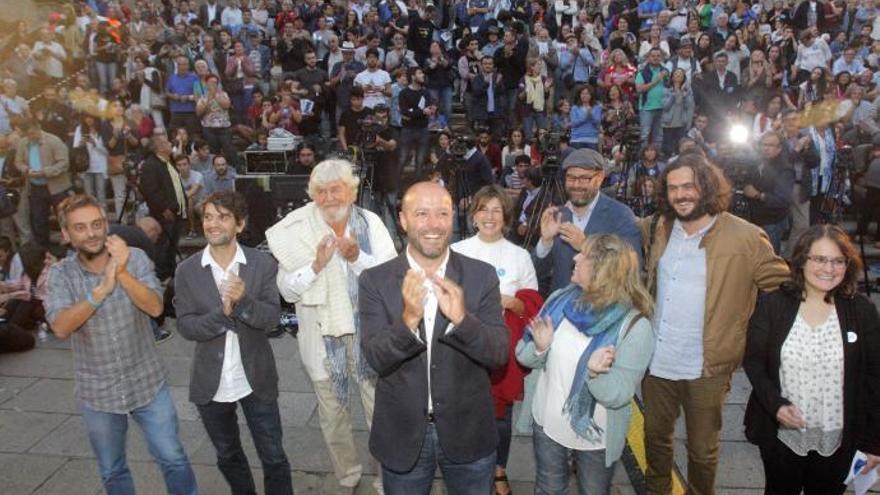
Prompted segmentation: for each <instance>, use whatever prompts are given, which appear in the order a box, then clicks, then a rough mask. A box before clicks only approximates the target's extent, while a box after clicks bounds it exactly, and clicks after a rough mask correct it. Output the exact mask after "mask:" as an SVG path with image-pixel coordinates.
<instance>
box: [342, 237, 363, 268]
mask: <svg viewBox="0 0 880 495" xmlns="http://www.w3.org/2000/svg"><path fill="white" fill-rule="evenodd" d="M336 248H337V250H338V251H339V254H340V255H341V256H342V257H343V258H345V260H346V261H348V262H349V263H354V262H355V261H357V259H358V255H360V253H361V249H360V247H358V243H357V241H356V240H354V239H352V238H351V237H345V236H343V237H338V238H336Z"/></svg>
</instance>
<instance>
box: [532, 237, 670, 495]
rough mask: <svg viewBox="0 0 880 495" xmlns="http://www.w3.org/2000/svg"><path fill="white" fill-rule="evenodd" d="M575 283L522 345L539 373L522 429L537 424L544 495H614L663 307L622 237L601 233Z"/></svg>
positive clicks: (578, 266)
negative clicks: (654, 321) (574, 489)
mask: <svg viewBox="0 0 880 495" xmlns="http://www.w3.org/2000/svg"><path fill="white" fill-rule="evenodd" d="M574 261H575V266H574V271H573V273H572V275H571V281H572V284H571V285H569V286H568V287H566V288H563V289H559V290H557V291H556V292H554V293H553V294H552V295H551V296H550V298H549V299H548V300H547V302H546V303H545V304H544V307H543V308H541V313H540V315H539V316H538V317H537V318H535V319H534V320H533V321H532V322H531V324H530V327H529V329H528V330H527V331H526V334H525V335H524V336H523V338H522V340H520V342H519V344H517V346H516V359H517V360H518V361H519V362H520V363H522V364H523V365H524V366H527V367H529V368H533V371H532V373H531V374H530V375H529V376H528V378H527V379H526V392H525V400H524V401H523V414H520V421H518V423H517V429H518V430H520V431H524V430H525V429H526V428H524V427H527V426H528V423H529V422H532V425H533V434H532V442H533V445H534V451H535V493H539V494H548V495H549V494H560V495H561V494H565V493H568V491H569V490H568V487H569V482H568V477H569V458H570V457H574V459H575V462H576V463H577V484H578V493H581V494H585V493H589V494H607V493H608V492H609V489H610V486H611V474H612V472H613V466H614V463H615V462H617V460H618V459H619V458H620V456H621V454H622V452H623V447H624V444H625V438H626V432H627V430H628V429H629V420H630V414H631V409H630V402H631V401H632V398H633V395H634V394H635V391H636V388H637V387H638V386H639V383H640V382H641V380H642V377H643V376H644V374H645V370H646V369H647V368H648V364H649V362H650V360H651V354H652V353H653V352H654V332H653V330H652V327H651V313H652V312H653V302H652V300H651V296H650V294H649V293H648V291H647V290H646V289H645V287H644V286H643V285H642V282H641V279H640V277H639V259H638V255H637V254H636V252H635V251H634V250H633V249H632V248H631V247H630V245H629V244H628V243H627V242H626V241H624V240H623V239H621V238H620V237H618V236H616V235H611V234H596V235H591V236H589V237H588V238H587V240H586V241H585V242H584V244H583V246H582V247H581V249H580V253H579V254H578V255H577V256H575V258H574Z"/></svg>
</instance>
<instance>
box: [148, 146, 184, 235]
mask: <svg viewBox="0 0 880 495" xmlns="http://www.w3.org/2000/svg"><path fill="white" fill-rule="evenodd" d="M174 173H177V171H176V170H175V172H174ZM181 184H183V181H182V180H181ZM138 186H139V188H140V190H141V194H142V195H143V196H144V201H146V202H147V207H148V208H149V209H150V216H152V217H154V218H156V219H157V220H159V221H160V222H162V221H164V220H163V219H162V212H164V211H165V210H171V211H173V212H174V213H175V214H176V215H177V216H180V215H181V212H180V205H178V204H177V196H176V195H175V194H174V184H173V183H172V182H171V175H169V173H168V167H166V166H165V162H163V161H162V160H161V159H160V158H159V157H158V156H156V155H155V154H151V155H150V156H148V157H147V159H146V160H144V163H143V164H142V165H141V171H140V179H139V180H138ZM184 201H186V195H184Z"/></svg>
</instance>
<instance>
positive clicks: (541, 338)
mask: <svg viewBox="0 0 880 495" xmlns="http://www.w3.org/2000/svg"><path fill="white" fill-rule="evenodd" d="M529 327H530V328H531V332H532V339H533V340H534V341H535V350H536V351H538V352H544V351H546V350H547V349H549V348H550V344H551V343H553V320H551V319H550V317H548V316H544V317H541V316H536V317H535V318H533V319H532V321H531V322H529Z"/></svg>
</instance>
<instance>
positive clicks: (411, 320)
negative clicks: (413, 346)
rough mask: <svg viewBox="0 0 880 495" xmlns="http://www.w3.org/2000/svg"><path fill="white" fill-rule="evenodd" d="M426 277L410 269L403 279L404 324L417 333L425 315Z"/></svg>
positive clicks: (401, 291)
mask: <svg viewBox="0 0 880 495" xmlns="http://www.w3.org/2000/svg"><path fill="white" fill-rule="evenodd" d="M424 284H425V276H424V275H422V274H421V273H419V272H417V271H415V270H413V269H409V270H408V271H407V272H406V275H405V276H404V277H403V285H402V286H401V288H400V294H401V296H403V323H404V325H406V327H407V328H409V329H410V330H412V331H414V332H416V331H417V330H416V329H417V328H418V326H419V322H420V321H421V320H422V317H423V316H424V314H425V297H426V296H427V295H428V289H426V288H425V285H424Z"/></svg>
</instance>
